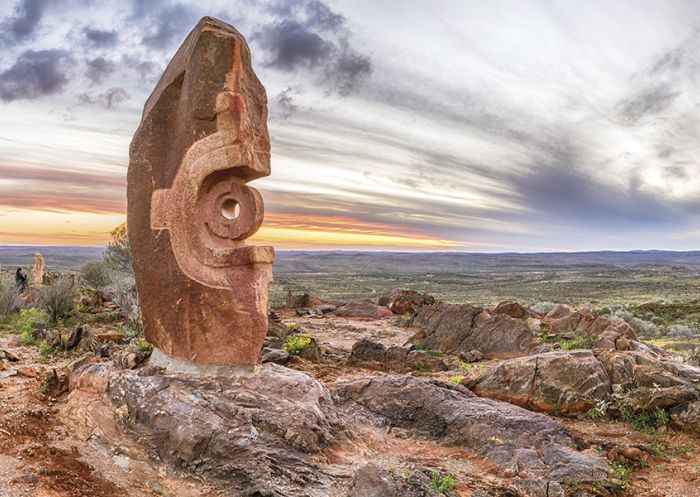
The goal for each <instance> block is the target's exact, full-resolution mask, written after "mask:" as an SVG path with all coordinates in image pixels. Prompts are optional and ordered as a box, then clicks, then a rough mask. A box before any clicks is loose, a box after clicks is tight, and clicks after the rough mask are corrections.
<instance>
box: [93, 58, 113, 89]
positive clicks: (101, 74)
mask: <svg viewBox="0 0 700 497" xmlns="http://www.w3.org/2000/svg"><path fill="white" fill-rule="evenodd" d="M86 65H87V77H88V79H89V80H90V81H92V82H93V83H95V84H99V83H102V82H103V81H104V80H105V79H106V78H107V77H108V76H109V75H110V74H112V73H113V72H114V70H115V69H116V65H115V64H114V62H112V61H110V60H107V59H105V58H104V57H96V58H94V59H92V60H89V61H88V62H87V64H86Z"/></svg>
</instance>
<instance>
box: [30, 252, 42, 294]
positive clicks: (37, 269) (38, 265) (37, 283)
mask: <svg viewBox="0 0 700 497" xmlns="http://www.w3.org/2000/svg"><path fill="white" fill-rule="evenodd" d="M43 284H44V256H43V255H41V253H40V252H34V267H33V268H32V285H33V286H34V288H40V287H41V286H42V285H43Z"/></svg>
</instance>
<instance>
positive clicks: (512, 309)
mask: <svg viewBox="0 0 700 497" xmlns="http://www.w3.org/2000/svg"><path fill="white" fill-rule="evenodd" d="M491 314H505V315H506V316H510V317H512V318H516V319H522V318H525V317H527V316H528V311H527V309H525V308H524V307H523V306H522V305H520V304H518V303H517V302H514V301H512V300H506V301H505V302H501V303H499V304H498V305H497V306H496V307H494V308H493V309H491Z"/></svg>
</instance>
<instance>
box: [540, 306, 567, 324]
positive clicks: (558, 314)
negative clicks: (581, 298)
mask: <svg viewBox="0 0 700 497" xmlns="http://www.w3.org/2000/svg"><path fill="white" fill-rule="evenodd" d="M573 312H574V310H573V309H572V308H571V307H570V306H568V305H566V304H557V306H556V307H555V308H554V309H552V310H551V311H549V312H548V313H547V314H546V315H545V317H544V319H545V320H546V321H552V320H554V319H560V318H563V317H564V316H568V315H569V314H571V313H573Z"/></svg>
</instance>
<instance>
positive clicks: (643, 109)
mask: <svg viewBox="0 0 700 497" xmlns="http://www.w3.org/2000/svg"><path fill="white" fill-rule="evenodd" d="M679 95H680V92H679V91H674V90H672V89H671V87H670V86H669V85H667V84H659V85H656V86H654V87H652V88H647V89H645V90H642V91H641V92H639V93H637V94H636V95H634V96H632V97H631V98H629V99H628V100H626V101H625V102H622V104H621V106H620V117H621V118H622V120H623V121H624V122H625V123H627V124H635V123H637V122H638V121H639V120H640V119H642V118H643V117H646V116H654V115H656V114H660V113H661V112H663V111H664V110H666V109H668V108H669V107H671V106H672V105H673V102H674V101H675V100H676V98H677V97H678V96H679Z"/></svg>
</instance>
